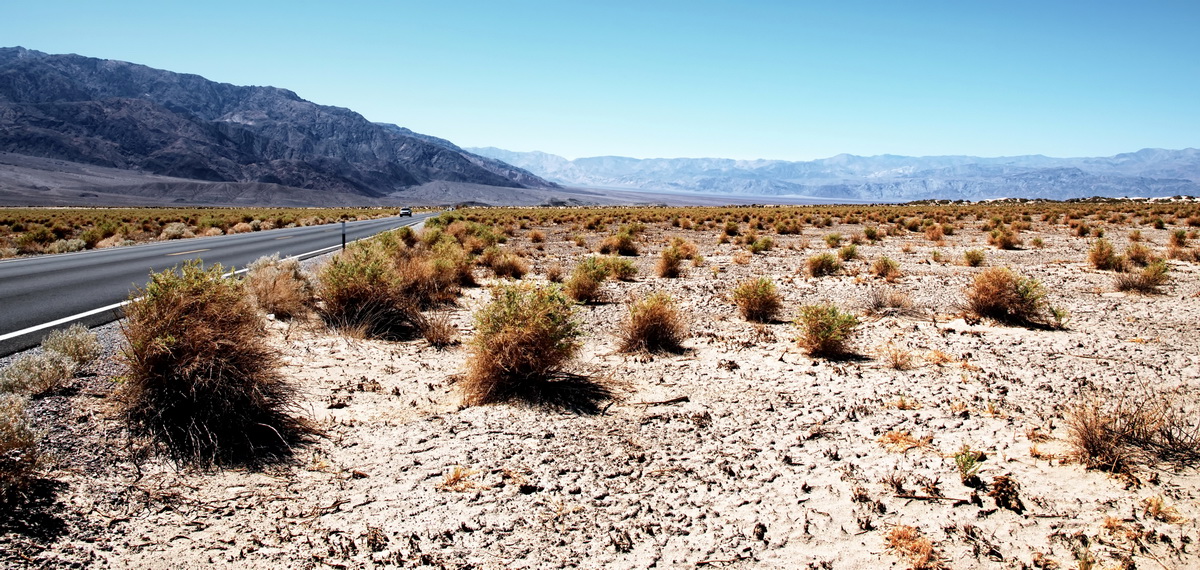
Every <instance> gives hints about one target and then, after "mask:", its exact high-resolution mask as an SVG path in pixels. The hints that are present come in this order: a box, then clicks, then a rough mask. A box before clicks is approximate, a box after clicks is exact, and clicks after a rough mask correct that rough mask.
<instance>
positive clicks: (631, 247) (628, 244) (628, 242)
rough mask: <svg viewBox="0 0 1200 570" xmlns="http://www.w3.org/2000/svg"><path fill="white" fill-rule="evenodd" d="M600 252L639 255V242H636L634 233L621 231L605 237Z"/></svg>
mask: <svg viewBox="0 0 1200 570" xmlns="http://www.w3.org/2000/svg"><path fill="white" fill-rule="evenodd" d="M600 253H604V254H609V253H615V254H617V255H637V254H638V248H637V244H636V243H634V237H633V233H631V232H628V231H620V232H617V233H616V234H614V235H611V236H608V237H606V238H604V240H603V241H601V242H600Z"/></svg>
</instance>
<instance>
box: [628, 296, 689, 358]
mask: <svg viewBox="0 0 1200 570" xmlns="http://www.w3.org/2000/svg"><path fill="white" fill-rule="evenodd" d="M686 337H687V324H686V322H685V321H684V318H683V315H682V314H680V312H679V307H678V306H677V304H676V303H675V299H673V298H671V296H670V295H668V294H666V293H663V292H658V293H654V294H651V295H649V296H647V297H645V298H643V299H639V300H636V301H634V302H632V303H630V305H629V313H628V315H627V316H626V319H625V322H624V323H623V326H622V327H621V347H620V350H621V352H637V351H647V352H680V351H681V350H682V348H683V347H682V343H683V339H684V338H686Z"/></svg>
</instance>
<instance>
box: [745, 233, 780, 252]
mask: <svg viewBox="0 0 1200 570" xmlns="http://www.w3.org/2000/svg"><path fill="white" fill-rule="evenodd" d="M772 247H775V240H773V239H771V238H770V236H763V237H760V238H758V239H756V240H754V242H753V243H751V244H750V245H748V246H746V248H747V249H749V250H750V253H762V252H764V251H769V250H770V249H771V248H772Z"/></svg>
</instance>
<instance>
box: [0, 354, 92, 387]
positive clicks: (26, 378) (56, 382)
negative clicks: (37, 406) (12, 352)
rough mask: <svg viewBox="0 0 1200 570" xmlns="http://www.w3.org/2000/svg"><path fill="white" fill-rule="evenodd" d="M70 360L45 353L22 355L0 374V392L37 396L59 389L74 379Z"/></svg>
mask: <svg viewBox="0 0 1200 570" xmlns="http://www.w3.org/2000/svg"><path fill="white" fill-rule="evenodd" d="M75 371H76V364H75V361H73V360H71V358H70V357H68V356H66V355H63V354H59V353H58V352H54V351H50V350H45V351H42V352H41V353H30V354H23V355H21V356H19V357H17V359H16V360H14V361H12V363H10V364H9V365H8V366H6V367H5V368H4V370H3V371H0V392H14V393H18V394H29V395H34V396H36V395H41V394H46V393H49V392H54V391H56V390H58V389H60V388H61V387H62V386H63V384H64V383H66V381H67V380H70V379H71V378H73V377H74V376H75Z"/></svg>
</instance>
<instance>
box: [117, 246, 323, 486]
mask: <svg viewBox="0 0 1200 570" xmlns="http://www.w3.org/2000/svg"><path fill="white" fill-rule="evenodd" d="M222 272H223V269H222V268H221V266H220V265H213V266H212V267H210V268H208V269H204V268H202V267H201V266H200V264H199V263H198V262H189V263H187V264H185V265H184V266H183V267H182V268H180V270H179V271H178V272H176V271H171V270H168V271H163V272H161V273H154V274H152V275H151V276H150V282H149V283H147V284H146V287H145V288H144V289H141V290H138V291H136V292H135V293H134V294H133V297H134V299H133V300H132V301H130V303H129V304H128V305H126V307H125V316H126V318H125V320H124V321H123V323H122V327H121V332H122V334H123V335H124V337H125V342H126V347H125V349H124V350H123V352H122V356H121V357H122V360H123V361H124V364H125V366H126V367H127V373H126V376H125V378H124V379H125V383H124V385H123V386H122V389H121V392H120V397H119V401H120V405H121V407H122V413H123V415H124V417H125V418H126V420H127V421H128V423H129V427H130V430H131V431H132V432H133V433H135V434H140V435H148V436H151V437H153V438H154V439H155V440H157V441H158V442H160V443H161V444H162V445H163V448H164V450H165V452H166V454H167V455H168V456H169V457H171V458H172V459H174V460H175V461H177V462H180V463H187V464H192V465H197V466H200V467H208V466H212V465H224V464H242V463H253V462H256V461H259V460H264V459H273V458H279V457H283V456H286V455H287V454H288V453H289V451H290V446H291V444H293V443H295V442H296V441H298V439H299V437H300V436H301V435H302V434H303V433H304V432H305V430H306V429H307V424H306V423H305V422H304V421H302V420H299V419H296V418H293V417H292V416H291V415H290V413H291V412H293V411H294V409H295V392H294V389H293V387H292V386H291V385H290V384H288V383H287V382H285V381H284V379H283V377H282V376H281V375H280V374H279V372H278V366H279V355H278V353H277V352H276V351H275V350H274V349H272V348H271V347H270V346H269V345H268V344H267V340H266V333H265V330H264V327H263V325H262V321H261V320H260V318H259V315H258V313H257V311H256V310H255V308H254V306H253V305H252V304H251V302H250V300H249V299H248V298H247V296H246V295H245V291H244V288H243V287H242V284H241V283H240V282H239V281H236V280H233V279H228V278H224V277H222V276H221V274H222Z"/></svg>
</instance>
